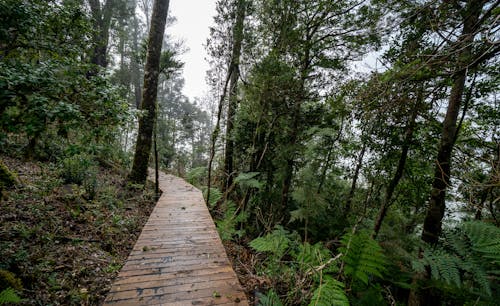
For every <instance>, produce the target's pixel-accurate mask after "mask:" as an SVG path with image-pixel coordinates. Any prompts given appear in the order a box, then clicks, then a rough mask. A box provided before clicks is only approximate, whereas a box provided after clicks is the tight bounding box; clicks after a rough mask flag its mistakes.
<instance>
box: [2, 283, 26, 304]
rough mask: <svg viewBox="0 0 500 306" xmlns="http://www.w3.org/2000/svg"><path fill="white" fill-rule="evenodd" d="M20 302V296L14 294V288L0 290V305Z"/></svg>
mask: <svg viewBox="0 0 500 306" xmlns="http://www.w3.org/2000/svg"><path fill="white" fill-rule="evenodd" d="M20 302H21V298H20V297H19V296H18V295H17V294H16V292H15V291H14V289H12V288H10V287H9V288H7V289H5V290H2V291H0V305H3V304H7V303H20Z"/></svg>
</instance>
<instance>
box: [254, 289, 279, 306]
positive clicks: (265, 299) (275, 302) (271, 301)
mask: <svg viewBox="0 0 500 306" xmlns="http://www.w3.org/2000/svg"><path fill="white" fill-rule="evenodd" d="M257 296H258V298H259V304H258V305H259V306H283V303H282V302H281V300H280V298H279V296H278V294H276V292H275V291H274V290H273V289H271V290H269V291H268V292H267V293H266V294H262V293H259V294H258V295H257Z"/></svg>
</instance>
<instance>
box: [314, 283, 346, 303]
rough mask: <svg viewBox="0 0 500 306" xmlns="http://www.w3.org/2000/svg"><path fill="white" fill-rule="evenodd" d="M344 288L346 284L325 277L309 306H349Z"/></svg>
mask: <svg viewBox="0 0 500 306" xmlns="http://www.w3.org/2000/svg"><path fill="white" fill-rule="evenodd" d="M344 287H345V285H344V283H342V282H339V281H338V280H336V279H334V278H333V277H331V276H324V279H323V281H322V283H321V284H320V285H319V286H318V287H317V288H316V290H314V293H313V297H312V299H311V302H310V303H309V306H349V300H348V299H347V296H346V295H345V292H344Z"/></svg>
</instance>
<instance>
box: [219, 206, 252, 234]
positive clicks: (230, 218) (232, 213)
mask: <svg viewBox="0 0 500 306" xmlns="http://www.w3.org/2000/svg"><path fill="white" fill-rule="evenodd" d="M224 206H225V208H224V217H223V218H222V220H217V221H215V224H216V225H217V230H218V231H219V235H220V237H221V239H222V240H230V239H232V238H233V237H234V236H235V235H236V236H238V237H240V238H241V237H242V236H243V235H244V234H245V231H244V230H242V229H240V230H237V229H236V227H237V225H238V224H239V223H241V222H244V221H246V219H247V214H246V213H245V212H239V213H238V211H237V209H236V204H235V203H234V202H232V201H227V202H225V203H224Z"/></svg>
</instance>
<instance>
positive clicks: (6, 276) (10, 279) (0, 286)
mask: <svg viewBox="0 0 500 306" xmlns="http://www.w3.org/2000/svg"><path fill="white" fill-rule="evenodd" d="M7 288H13V289H15V290H17V291H21V290H23V284H22V282H21V280H20V279H19V278H17V277H16V275H15V274H14V273H12V272H9V271H7V270H0V291H2V290H4V289H7Z"/></svg>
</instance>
